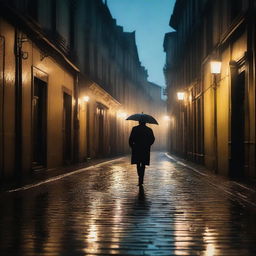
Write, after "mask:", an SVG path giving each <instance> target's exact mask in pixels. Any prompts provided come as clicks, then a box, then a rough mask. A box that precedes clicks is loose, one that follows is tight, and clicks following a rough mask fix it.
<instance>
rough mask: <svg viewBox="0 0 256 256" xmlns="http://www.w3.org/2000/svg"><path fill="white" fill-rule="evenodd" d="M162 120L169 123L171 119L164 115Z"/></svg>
mask: <svg viewBox="0 0 256 256" xmlns="http://www.w3.org/2000/svg"><path fill="white" fill-rule="evenodd" d="M163 119H164V121H170V120H171V118H170V117H169V116H168V115H164V116H163Z"/></svg>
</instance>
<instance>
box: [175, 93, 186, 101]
mask: <svg viewBox="0 0 256 256" xmlns="http://www.w3.org/2000/svg"><path fill="white" fill-rule="evenodd" d="M177 98H178V100H184V99H185V92H177Z"/></svg>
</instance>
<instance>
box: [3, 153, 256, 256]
mask: <svg viewBox="0 0 256 256" xmlns="http://www.w3.org/2000/svg"><path fill="white" fill-rule="evenodd" d="M151 156H152V160H151V165H150V166H149V167H147V169H146V174H145V184H144V188H139V187H138V186H137V174H136V170H135V166H134V165H133V166H131V165H130V159H129V158H128V157H124V158H121V159H118V160H116V161H112V162H109V163H106V164H101V165H97V166H94V167H91V168H87V169H86V170H85V171H82V172H80V173H76V174H74V175H71V176H67V177H63V178H60V179H56V180H52V181H51V182H49V183H46V184H42V185H40V186H35V187H30V188H28V189H25V190H21V191H16V192H3V193H2V194H1V201H0V202H1V211H0V255H1V256H9V255H15V256H16V255H17V256H18V255H20V256H36V255H45V256H55V255H56V256H57V255H58V256H82V255H87V256H89V255H122V256H125V255H138V256H139V255H158V256H160V255H189V256H193V255H205V256H214V255H221V256H225V255H227V256H231V255H236V256H237V255H241V256H242V255H256V208H255V207H254V206H253V205H250V204H247V203H245V202H243V201H241V200H238V199H236V197H235V196H233V195H232V194H229V193H225V192H224V190H221V189H220V188H218V187H216V186H213V185H211V184H210V183H209V182H206V180H205V179H204V177H203V176H202V175H199V174H198V173H196V172H194V171H192V170H191V169H188V168H186V167H184V166H182V165H180V164H179V163H177V162H174V161H172V160H170V159H168V158H167V157H166V156H165V155H164V154H163V153H152V154H151Z"/></svg>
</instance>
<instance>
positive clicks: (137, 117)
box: [126, 113, 158, 124]
mask: <svg viewBox="0 0 256 256" xmlns="http://www.w3.org/2000/svg"><path fill="white" fill-rule="evenodd" d="M126 120H133V121H139V122H144V123H149V124H158V122H157V121H156V119H155V118H154V117H153V116H150V115H147V114H143V113H141V114H134V115H131V116H129V117H127V118H126Z"/></svg>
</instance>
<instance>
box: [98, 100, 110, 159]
mask: <svg viewBox="0 0 256 256" xmlns="http://www.w3.org/2000/svg"><path fill="white" fill-rule="evenodd" d="M106 111H107V108H106V107H105V106H104V105H102V104H100V103H98V105H97V109H96V114H97V131H98V150H97V153H98V156H104V155H105V153H106V149H105V143H106V137H105V136H106V131H105V125H104V124H105V123H106Z"/></svg>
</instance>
